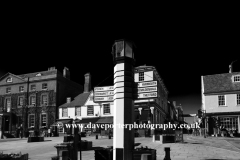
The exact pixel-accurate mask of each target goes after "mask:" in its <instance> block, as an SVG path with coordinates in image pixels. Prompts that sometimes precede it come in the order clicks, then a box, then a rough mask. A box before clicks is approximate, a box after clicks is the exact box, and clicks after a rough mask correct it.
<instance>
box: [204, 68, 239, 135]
mask: <svg viewBox="0 0 240 160" xmlns="http://www.w3.org/2000/svg"><path fill="white" fill-rule="evenodd" d="M201 84H202V85H201V86H202V109H203V110H205V111H206V115H207V117H208V123H207V129H208V132H209V134H213V128H214V122H213V121H212V118H213V117H214V118H216V119H217V120H218V121H219V122H220V124H221V126H224V127H225V128H226V129H227V130H228V131H236V132H238V133H240V131H239V129H240V72H230V73H225V74H216V75H208V76H202V77H201Z"/></svg>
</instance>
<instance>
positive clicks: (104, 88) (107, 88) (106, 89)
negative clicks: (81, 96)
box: [94, 86, 114, 92]
mask: <svg viewBox="0 0 240 160" xmlns="http://www.w3.org/2000/svg"><path fill="white" fill-rule="evenodd" d="M111 90H114V87H113V86H108V87H95V88H94V91H98V92H101V91H111Z"/></svg>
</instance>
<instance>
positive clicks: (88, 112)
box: [87, 106, 94, 115]
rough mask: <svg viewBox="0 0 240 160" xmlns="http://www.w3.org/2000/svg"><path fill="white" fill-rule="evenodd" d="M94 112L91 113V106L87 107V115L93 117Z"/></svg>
mask: <svg viewBox="0 0 240 160" xmlns="http://www.w3.org/2000/svg"><path fill="white" fill-rule="evenodd" d="M93 113H94V111H93V106H88V107H87V115H93Z"/></svg>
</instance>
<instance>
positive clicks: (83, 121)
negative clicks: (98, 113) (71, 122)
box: [76, 117, 99, 124]
mask: <svg viewBox="0 0 240 160" xmlns="http://www.w3.org/2000/svg"><path fill="white" fill-rule="evenodd" d="M98 120H99V117H97V118H84V119H82V120H78V121H76V123H77V124H78V123H90V122H91V123H96V122H97V121H98Z"/></svg>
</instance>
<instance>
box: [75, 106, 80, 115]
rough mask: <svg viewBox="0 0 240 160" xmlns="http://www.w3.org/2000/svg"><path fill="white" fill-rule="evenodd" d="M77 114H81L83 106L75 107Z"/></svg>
mask: <svg viewBox="0 0 240 160" xmlns="http://www.w3.org/2000/svg"><path fill="white" fill-rule="evenodd" d="M78 109H79V110H78ZM78 113H79V115H78ZM75 116H81V107H77V106H76V107H75Z"/></svg>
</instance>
